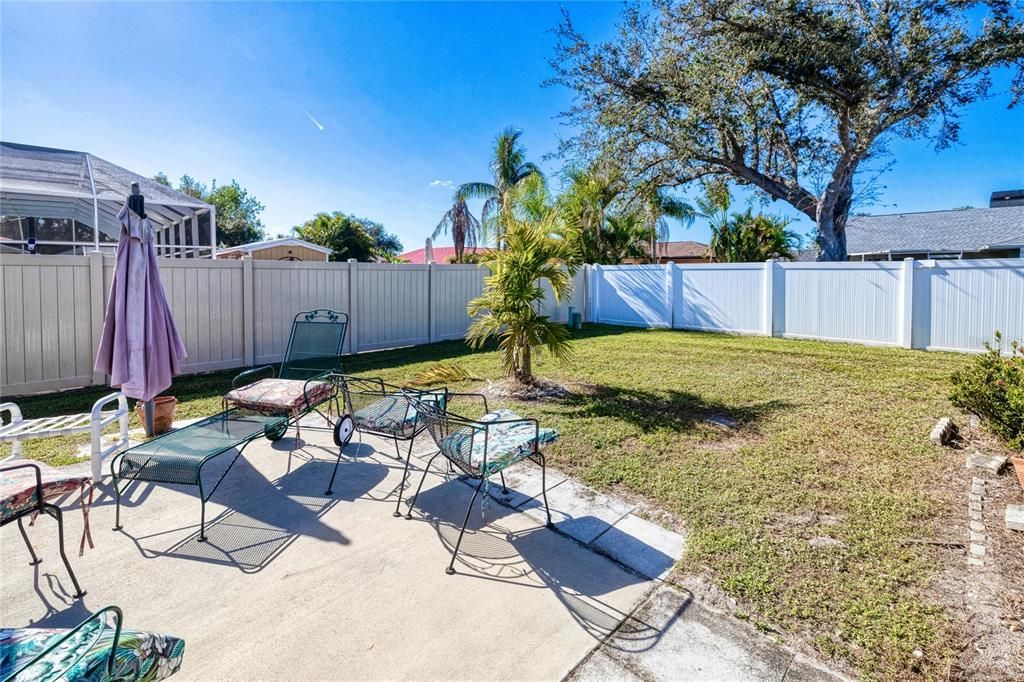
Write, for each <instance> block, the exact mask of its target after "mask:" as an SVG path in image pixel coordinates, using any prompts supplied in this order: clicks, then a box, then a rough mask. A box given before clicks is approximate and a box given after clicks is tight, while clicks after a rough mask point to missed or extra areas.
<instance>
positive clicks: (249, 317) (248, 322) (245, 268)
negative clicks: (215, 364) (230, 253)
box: [242, 253, 256, 367]
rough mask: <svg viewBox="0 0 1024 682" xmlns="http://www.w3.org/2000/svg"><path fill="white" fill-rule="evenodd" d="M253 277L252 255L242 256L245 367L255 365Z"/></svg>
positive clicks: (243, 354)
mask: <svg viewBox="0 0 1024 682" xmlns="http://www.w3.org/2000/svg"><path fill="white" fill-rule="evenodd" d="M254 296H255V276H254V275H253V267H252V254H251V253H247V254H245V255H243V256H242V361H243V362H244V363H245V366H246V367H252V366H253V365H255V364H256V308H255V307H254V306H253V297H254Z"/></svg>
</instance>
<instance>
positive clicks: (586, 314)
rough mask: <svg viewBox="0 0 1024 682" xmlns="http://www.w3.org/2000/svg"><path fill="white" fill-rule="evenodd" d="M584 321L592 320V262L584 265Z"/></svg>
mask: <svg viewBox="0 0 1024 682" xmlns="http://www.w3.org/2000/svg"><path fill="white" fill-rule="evenodd" d="M582 314H583V321H584V322H590V264H589V263H585V264H584V266H583V311H582ZM569 322H570V323H571V322H572V321H571V319H570V321H569Z"/></svg>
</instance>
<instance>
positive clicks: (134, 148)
mask: <svg viewBox="0 0 1024 682" xmlns="http://www.w3.org/2000/svg"><path fill="white" fill-rule="evenodd" d="M565 6H566V7H567V9H568V10H569V11H570V12H571V14H572V16H573V19H574V22H575V23H576V24H577V28H579V29H580V30H581V31H582V32H583V33H584V34H586V35H587V36H589V37H591V38H594V39H602V38H609V37H611V36H612V35H613V32H614V26H615V21H616V18H617V16H618V14H619V11H620V9H621V5H620V4H619V3H616V2H607V3H566V4H565ZM0 12H2V15H0V20H2V31H3V41H2V51H0V57H2V65H0V70H2V72H0V76H2V88H3V89H2V101H0V103H2V119H0V125H2V131H0V134H2V138H3V139H4V140H8V141H15V142H23V143H28V144H38V145H44V146H52V147H61V148H68V149H77V150H83V151H89V152H92V153H94V154H96V155H98V156H101V157H103V158H106V159H108V160H110V161H113V162H114V163H117V164H119V165H122V166H125V167H126V168H129V169H131V170H134V171H136V172H139V173H143V174H146V175H152V174H153V173H155V172H157V171H164V172H166V173H167V174H168V175H169V176H170V177H171V178H172V179H176V178H177V177H179V176H180V175H182V174H183V173H189V174H191V175H193V176H194V177H196V178H198V179H201V180H204V181H209V180H210V179H212V178H216V179H217V180H218V181H219V182H229V181H230V180H232V179H237V180H238V181H239V182H240V183H241V184H242V185H243V186H245V187H246V188H247V189H249V190H250V191H251V192H252V193H253V194H255V196H256V197H257V198H258V199H259V200H260V201H262V202H263V203H264V204H266V211H265V212H264V214H263V220H264V222H265V223H266V225H267V228H268V232H269V233H270V234H271V235H274V234H277V233H279V232H287V231H288V230H289V229H290V228H291V227H292V226H293V225H295V224H298V223H300V222H302V221H304V220H306V219H307V218H308V217H310V216H311V215H312V214H313V213H315V212H317V211H334V210H342V211H344V212H346V213H356V214H358V215H363V216H366V217H369V218H373V219H375V220H378V221H381V222H383V223H384V224H385V226H386V227H387V228H388V229H390V230H392V231H394V232H397V233H398V235H399V236H400V237H401V238H402V241H403V242H404V243H405V246H406V248H407V249H413V248H418V247H420V246H422V244H423V240H424V238H425V237H426V236H428V235H429V233H430V232H431V231H433V228H434V226H435V225H436V224H437V221H438V220H439V218H440V216H441V215H442V214H443V213H444V211H445V210H446V209H447V207H448V206H449V203H450V198H451V189H450V187H449V186H448V184H449V183H454V184H458V183H460V182H464V181H468V180H482V179H487V161H488V158H489V152H490V147H491V142H492V140H493V138H494V136H495V134H496V133H497V132H498V131H499V130H501V129H502V128H503V127H505V126H506V125H515V126H517V127H519V128H521V129H523V130H524V131H525V134H524V141H525V143H526V146H527V148H528V150H529V153H530V156H531V157H532V158H533V159H534V160H538V161H539V160H540V159H541V157H542V156H543V155H544V154H546V153H548V152H550V151H552V150H553V149H555V147H556V146H557V144H558V139H559V136H560V135H561V136H564V135H566V134H567V133H568V131H567V130H566V129H565V128H564V127H563V126H562V125H561V123H560V122H559V121H558V120H557V118H556V117H557V114H558V113H559V112H560V111H562V110H563V109H565V108H566V106H567V105H568V103H569V101H570V99H569V93H568V92H566V91H565V90H563V89H560V88H552V87H542V82H543V81H544V80H545V79H546V78H548V77H550V75H551V70H550V66H549V64H548V60H549V59H550V58H551V56H552V54H553V46H554V42H555V37H554V35H553V34H552V33H551V29H552V28H553V27H554V26H556V25H557V24H558V21H559V5H558V4H549V3H523V4H517V3H480V4H469V3H451V4H434V3H402V4H380V3H365V4H341V3H322V4H306V3H290V4H269V3H256V4H243V3H220V4H201V3H167V4H145V3H132V4H127V3H122V4H39V3H30V4H21V3H11V2H4V3H3V4H2V5H0ZM997 83H998V84H1001V85H1005V78H997ZM1007 102H1008V98H1007V97H1006V96H1000V97H997V98H995V99H994V100H991V101H988V102H983V103H980V104H977V105H974V106H973V107H971V108H970V109H969V110H968V111H967V112H965V117H964V121H963V130H962V144H961V146H959V147H957V148H955V149H952V150H946V151H943V152H941V153H938V154H937V153H936V152H935V151H933V150H932V149H931V148H929V146H928V145H927V143H925V142H923V141H919V142H902V141H900V142H895V143H893V144H892V149H893V151H894V152H895V159H896V162H897V163H896V165H895V167H894V168H893V170H892V171H891V172H889V173H887V174H886V175H885V176H884V177H883V178H882V180H881V182H882V184H884V185H885V190H884V192H883V194H882V197H881V201H880V204H879V205H877V206H872V207H865V208H864V210H867V211H869V212H873V213H888V212H892V211H894V210H900V211H920V210H931V209H940V208H952V207H956V206H962V205H967V204H970V205H974V206H985V205H987V201H988V195H989V193H990V192H991V190H993V189H1007V188H1020V187H1024V145H1022V144H1020V139H1021V138H1022V136H1024V109H1016V110H1012V111H1007V109H1006V104H1007ZM542 165H543V166H544V167H545V170H547V171H549V172H552V173H553V172H554V171H557V169H558V163H557V161H549V162H546V163H543V164H542ZM770 210H773V211H777V212H784V213H785V212H786V211H785V210H784V209H783V207H782V206H781V205H779V204H776V205H774V206H773V207H772V208H771V209H770ZM797 228H798V229H799V230H800V231H806V230H807V229H808V228H809V223H806V222H805V223H801V224H798V225H797ZM707 236H708V232H707V228H706V225H703V224H701V223H698V224H696V225H695V226H693V227H692V228H689V229H684V228H683V227H682V226H680V225H675V226H673V229H672V238H673V239H698V240H701V241H704V240H706V238H707ZM441 243H448V242H447V240H445V239H444V238H442V240H441Z"/></svg>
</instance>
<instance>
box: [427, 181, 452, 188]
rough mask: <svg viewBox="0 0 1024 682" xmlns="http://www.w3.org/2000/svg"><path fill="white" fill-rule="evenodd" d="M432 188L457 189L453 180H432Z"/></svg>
mask: <svg viewBox="0 0 1024 682" xmlns="http://www.w3.org/2000/svg"><path fill="white" fill-rule="evenodd" d="M430 186H431V187H447V188H448V189H455V183H454V182H452V181H451V180H431V181H430Z"/></svg>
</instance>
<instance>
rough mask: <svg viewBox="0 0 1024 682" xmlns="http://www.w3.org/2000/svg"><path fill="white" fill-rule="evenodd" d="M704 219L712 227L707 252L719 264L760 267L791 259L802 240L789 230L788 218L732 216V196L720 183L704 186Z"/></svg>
mask: <svg viewBox="0 0 1024 682" xmlns="http://www.w3.org/2000/svg"><path fill="white" fill-rule="evenodd" d="M697 205H698V206H700V209H701V211H702V215H703V216H704V217H706V218H707V219H708V223H709V225H710V227H711V243H710V244H709V245H708V252H709V254H710V255H711V256H713V257H714V259H715V260H717V261H719V262H720V263H761V262H764V261H766V260H768V259H769V258H790V259H792V258H793V256H794V252H795V251H796V250H797V249H799V248H800V236H799V235H798V234H797V233H795V232H793V231H792V230H787V229H786V227H787V226H788V225H789V223H790V222H791V221H790V220H789V219H788V218H782V217H779V216H772V215H764V214H762V213H759V214H757V215H754V212H753V211H751V210H750V209H749V208H748V209H747V210H746V211H745V212H743V213H729V208H730V207H731V206H732V196H731V195H730V193H729V187H728V185H726V184H725V183H723V182H721V181H714V182H709V183H708V184H706V185H705V188H704V196H703V197H702V198H700V199H698V200H697Z"/></svg>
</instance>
